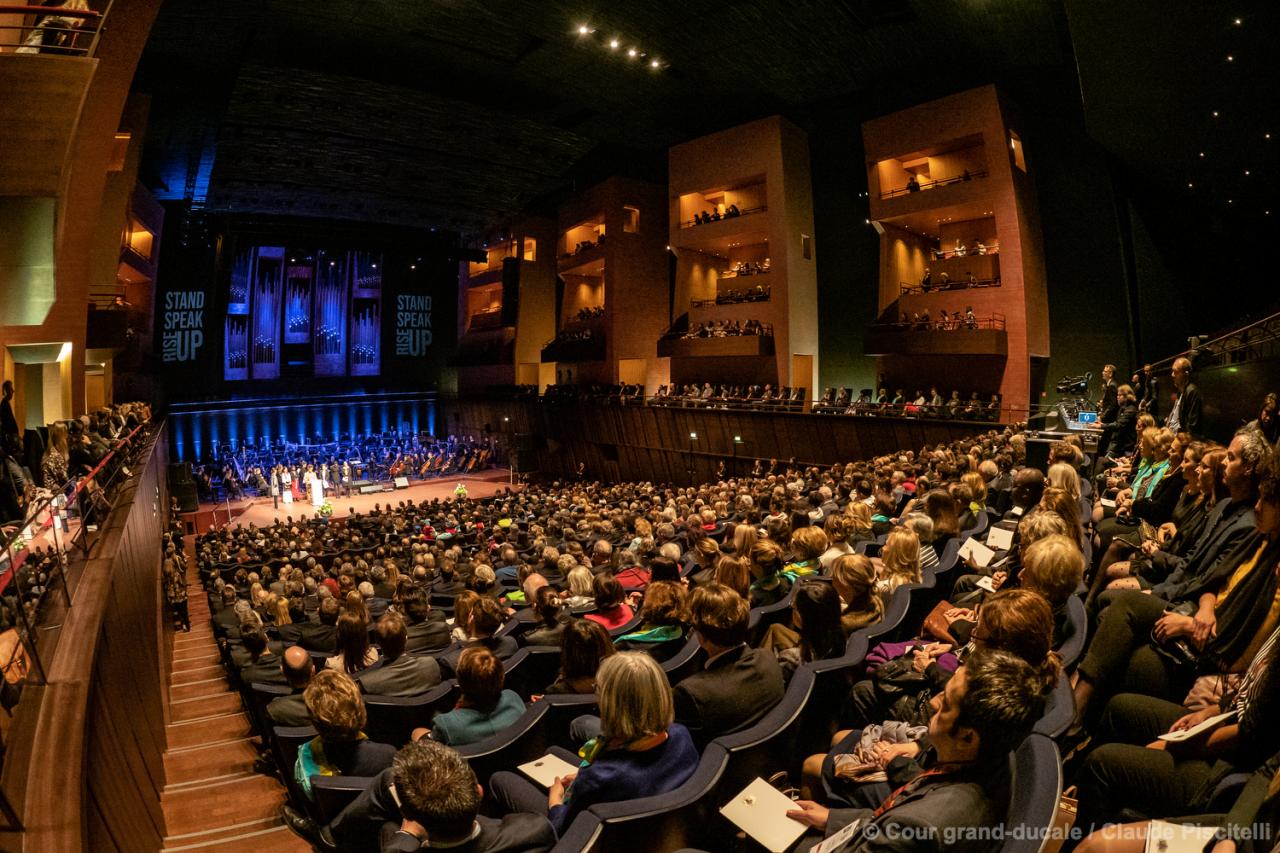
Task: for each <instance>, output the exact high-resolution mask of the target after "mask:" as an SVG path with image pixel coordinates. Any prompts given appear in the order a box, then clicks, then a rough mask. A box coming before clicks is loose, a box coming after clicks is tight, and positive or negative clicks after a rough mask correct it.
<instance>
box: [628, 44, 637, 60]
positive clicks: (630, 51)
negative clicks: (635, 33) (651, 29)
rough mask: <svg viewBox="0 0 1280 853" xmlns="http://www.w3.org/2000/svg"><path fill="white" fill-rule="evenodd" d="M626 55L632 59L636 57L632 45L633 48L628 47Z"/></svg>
mask: <svg viewBox="0 0 1280 853" xmlns="http://www.w3.org/2000/svg"><path fill="white" fill-rule="evenodd" d="M627 56H629V57H631V58H632V59H635V58H636V49H635V48H634V47H633V48H630V49H629V50H628V51H627Z"/></svg>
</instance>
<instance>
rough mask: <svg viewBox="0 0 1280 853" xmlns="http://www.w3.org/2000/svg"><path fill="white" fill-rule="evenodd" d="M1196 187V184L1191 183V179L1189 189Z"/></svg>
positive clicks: (1188, 182)
mask: <svg viewBox="0 0 1280 853" xmlns="http://www.w3.org/2000/svg"><path fill="white" fill-rule="evenodd" d="M1194 187H1195V184H1193V183H1191V182H1190V181H1187V189H1193V188H1194Z"/></svg>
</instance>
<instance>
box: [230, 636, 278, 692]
mask: <svg viewBox="0 0 1280 853" xmlns="http://www.w3.org/2000/svg"><path fill="white" fill-rule="evenodd" d="M240 642H241V644H242V645H243V646H244V649H245V651H246V652H248V653H249V662H248V663H247V664H243V665H242V666H241V667H240V681H241V683H243V684H279V685H284V684H287V683H288V682H286V681H285V678H284V673H283V672H282V671H281V669H280V655H279V654H277V653H276V652H275V651H273V650H272V649H271V648H270V646H269V645H268V644H267V635H266V632H264V631H262V630H261V629H259V630H257V631H244V632H243V633H242V634H241V636H240Z"/></svg>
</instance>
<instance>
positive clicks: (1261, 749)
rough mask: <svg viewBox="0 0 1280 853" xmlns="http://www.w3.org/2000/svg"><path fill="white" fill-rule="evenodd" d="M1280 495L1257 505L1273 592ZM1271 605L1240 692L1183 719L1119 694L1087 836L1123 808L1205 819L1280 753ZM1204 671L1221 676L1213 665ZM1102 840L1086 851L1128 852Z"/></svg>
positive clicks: (1088, 807)
mask: <svg viewBox="0 0 1280 853" xmlns="http://www.w3.org/2000/svg"><path fill="white" fill-rule="evenodd" d="M1277 488H1280V483H1278V482H1277V480H1276V479H1275V478H1274V477H1269V478H1268V481H1267V485H1266V486H1265V491H1264V494H1263V496H1262V497H1261V498H1260V499H1259V515H1260V516H1261V517H1262V522H1261V523H1262V526H1263V527H1265V528H1266V529H1267V533H1266V534H1264V535H1265V536H1267V537H1269V538H1270V541H1268V542H1267V543H1266V546H1264V547H1263V548H1262V549H1261V558H1260V560H1259V563H1258V565H1257V568H1256V571H1258V572H1261V573H1264V574H1266V575H1268V576H1269V577H1270V578H1271V581H1272V582H1271V584H1270V586H1271V587H1272V589H1274V588H1275V575H1276V573H1277V568H1278V567H1280V562H1278V561H1277V554H1276V549H1275V548H1274V547H1271V546H1272V544H1273V543H1274V541H1275V540H1276V537H1277V533H1280V494H1277V493H1276V491H1275V490H1276V489H1277ZM1267 552H1270V553H1267ZM1271 599H1272V600H1271V601H1270V602H1268V604H1269V609H1270V610H1271V611H1272V614H1273V615H1272V616H1271V618H1269V620H1268V621H1269V623H1270V624H1268V625H1265V626H1264V627H1263V629H1262V631H1260V632H1257V633H1255V634H1252V635H1249V634H1246V636H1245V638H1246V639H1247V640H1248V642H1247V644H1246V643H1240V644H1237V648H1243V649H1244V654H1243V656H1241V657H1240V658H1239V660H1240V661H1242V662H1243V663H1242V666H1241V668H1240V681H1239V686H1238V687H1237V688H1235V689H1231V688H1228V689H1227V690H1226V691H1225V692H1223V694H1222V696H1221V698H1219V699H1217V700H1216V701H1210V702H1208V703H1207V704H1206V705H1205V707H1204V708H1203V709H1201V710H1198V711H1193V712H1191V713H1187V708H1186V706H1185V701H1184V702H1183V703H1179V702H1176V701H1169V700H1167V699H1161V698H1157V697H1154V696H1150V695H1143V694H1140V693H1121V694H1119V695H1117V696H1115V697H1113V698H1112V699H1111V700H1110V701H1109V702H1108V703H1107V707H1106V710H1105V711H1104V712H1103V714H1102V719H1101V720H1100V722H1099V724H1098V726H1097V730H1096V733H1095V740H1096V742H1097V743H1100V744H1101V745H1100V746H1098V747H1097V748H1096V749H1093V750H1092V751H1091V752H1090V753H1089V754H1088V757H1087V758H1086V759H1085V762H1084V765H1083V766H1082V767H1081V768H1080V772H1079V774H1078V776H1077V784H1078V790H1079V813H1078V815H1077V818H1076V825H1077V826H1078V827H1080V828H1081V829H1082V830H1083V831H1085V832H1088V831H1089V830H1090V829H1093V828H1096V827H1100V826H1101V825H1102V824H1103V823H1104V822H1108V821H1110V820H1112V819H1114V818H1115V816H1116V815H1117V814H1118V813H1119V811H1120V810H1121V809H1125V808H1128V809H1133V810H1136V811H1139V812H1141V813H1143V814H1146V815H1150V816H1152V817H1163V818H1176V817H1181V816H1184V815H1189V814H1197V813H1204V812H1205V811H1207V810H1208V808H1209V803H1210V797H1211V796H1212V794H1213V791H1214V789H1215V787H1216V785H1217V783H1219V782H1221V781H1222V780H1223V779H1224V778H1225V777H1226V776H1228V775H1230V774H1233V773H1253V772H1254V771H1255V770H1257V769H1258V768H1259V767H1261V766H1262V765H1263V763H1264V762H1266V761H1267V759H1268V757H1269V756H1272V755H1275V754H1276V753H1277V751H1280V729H1278V728H1277V727H1276V725H1275V720H1276V718H1277V715H1280V671H1278V670H1277V668H1276V653H1277V647H1278V646H1280V624H1277V623H1276V619H1275V618H1274V613H1275V612H1276V611H1277V610H1278V609H1280V596H1277V595H1276V593H1275V592H1272V593H1271ZM1203 671H1206V672H1210V673H1212V672H1219V671H1221V670H1220V669H1219V668H1218V666H1217V665H1212V666H1209V667H1206V668H1205V669H1204V670H1203ZM1193 693H1194V691H1193ZM1228 712H1230V713H1231V714H1232V716H1231V717H1229V718H1226V719H1220V720H1218V721H1217V723H1216V724H1214V725H1212V726H1210V727H1208V728H1206V729H1205V730H1203V731H1201V732H1199V733H1198V734H1196V735H1195V736H1193V737H1192V738H1191V739H1189V740H1184V741H1181V742H1170V741H1164V740H1159V739H1158V738H1159V736H1160V735H1162V734H1165V733H1172V732H1180V731H1185V730H1188V729H1191V728H1193V727H1195V726H1197V725H1200V724H1201V723H1204V722H1207V721H1208V720H1210V719H1211V718H1215V717H1218V716H1220V715H1221V714H1225V713H1228ZM1106 837H1107V833H1106V832H1105V831H1104V832H1103V833H1101V837H1099V838H1096V839H1090V843H1087V844H1086V845H1082V847H1087V848H1088V849H1090V850H1113V849H1128V848H1123V847H1118V846H1112V843H1105V844H1104V843H1101V842H1104V841H1106ZM1138 849H1141V848H1138Z"/></svg>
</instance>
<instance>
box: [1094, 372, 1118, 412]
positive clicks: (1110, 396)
mask: <svg viewBox="0 0 1280 853" xmlns="http://www.w3.org/2000/svg"><path fill="white" fill-rule="evenodd" d="M1115 375H1116V366H1115V365H1114V364H1108V365H1106V366H1105V367H1103V368H1102V399H1101V400H1100V401H1099V402H1098V420H1099V421H1102V422H1103V423H1110V422H1111V421H1114V420H1115V419H1116V415H1117V414H1118V413H1119V411H1120V406H1119V403H1118V402H1117V400H1116V380H1115V378H1114V377H1115Z"/></svg>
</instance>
